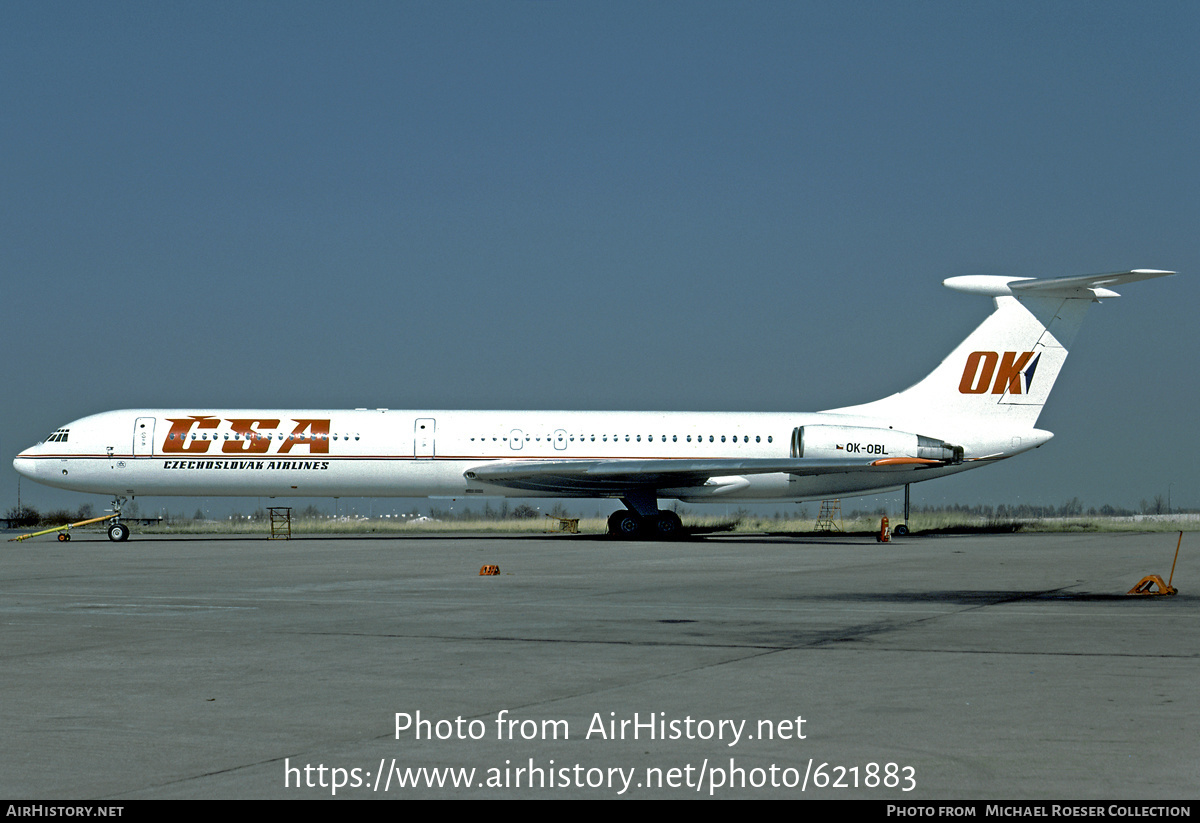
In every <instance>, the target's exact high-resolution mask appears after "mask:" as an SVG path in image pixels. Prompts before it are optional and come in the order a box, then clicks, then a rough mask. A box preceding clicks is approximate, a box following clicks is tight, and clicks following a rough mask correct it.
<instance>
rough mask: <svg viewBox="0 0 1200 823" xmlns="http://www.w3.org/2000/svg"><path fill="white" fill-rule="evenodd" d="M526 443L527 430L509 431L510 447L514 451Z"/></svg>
mask: <svg viewBox="0 0 1200 823" xmlns="http://www.w3.org/2000/svg"><path fill="white" fill-rule="evenodd" d="M524 445H525V432H523V431H521V430H520V429H513V430H512V431H510V432H509V433H508V447H509V448H510V449H513V450H514V451H515V450H517V449H520V448H521V447H522V446H524Z"/></svg>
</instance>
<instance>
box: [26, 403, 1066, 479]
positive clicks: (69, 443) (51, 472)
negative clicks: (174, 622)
mask: <svg viewBox="0 0 1200 823" xmlns="http://www.w3.org/2000/svg"><path fill="white" fill-rule="evenodd" d="M897 422H900V421H897ZM805 425H823V426H828V425H848V426H863V425H867V426H870V427H873V428H877V429H880V430H883V429H887V428H888V427H889V425H890V424H889V423H888V422H887V421H880V420H872V419H864V418H861V417H857V416H848V415H841V414H831V413H809V414H793V413H763V412H750V413H738V412H584V411H397V410H387V409H378V410H361V409H360V410H354V411H334V410H209V411H204V410H200V411H197V410H194V409H186V410H184V409H180V410H163V409H154V410H137V409H133V410H123V411H112V412H104V413H102V414H96V415H92V416H90V417H85V418H82V419H80V420H77V421H74V422H72V423H70V424H68V425H67V426H64V427H63V428H62V429H60V430H59V431H58V432H56V433H55V435H52V436H51V437H50V438H49V439H48V440H46V441H44V442H42V443H39V444H38V445H36V446H34V447H32V448H30V449H27V450H25V451H23V452H22V453H21V454H20V455H18V456H17V458H16V459H15V460H14V466H15V467H16V469H17V470H18V471H19V472H20V473H21V474H22V475H24V476H26V477H29V478H31V479H33V480H36V481H38V482H40V483H44V484H47V485H50V486H57V487H59V488H64V489H71V490H75V491H81V492H95V493H101V494H110V495H128V496H134V495H188V496H217V495H221V496H263V497H430V496H453V497H457V496H464V497H466V496H473V495H480V496H500V497H555V496H563V497H581V496H586V497H596V496H604V495H596V494H582V493H580V492H579V491H576V490H570V489H567V490H560V491H553V490H551V491H547V490H539V491H537V492H533V491H523V490H520V489H513V488H508V487H505V486H502V485H496V484H491V483H487V482H481V481H478V480H471V479H468V478H467V477H466V476H465V473H466V472H468V471H470V470H472V469H475V468H477V467H479V466H483V465H488V464H493V463H497V462H504V463H513V462H514V461H538V462H542V461H548V460H553V461H570V460H696V459H729V460H736V459H748V458H781V457H788V456H789V449H790V448H791V438H792V433H793V431H794V430H795V429H796V427H798V426H805ZM60 433H61V434H60ZM923 433H924V432H923ZM931 434H937V435H938V436H941V437H945V438H950V437H955V438H956V440H957V442H961V443H962V444H963V445H964V447H965V449H966V454H965V458H966V459H965V461H964V462H963V463H961V464H958V465H954V466H945V467H937V468H930V469H927V470H924V471H922V472H920V477H919V478H917V477H911V478H908V477H906V478H905V479H899V478H897V477H895V476H881V475H874V474H857V475H855V474H830V475H821V476H814V477H798V476H794V475H789V474H783V473H773V474H751V475H746V476H737V475H733V476H724V477H712V478H710V479H709V480H708V481H707V482H705V483H704V484H703V485H687V486H684V487H680V488H675V489H669V488H662V489H659V492H658V494H659V496H660V497H663V498H679V499H683V500H688V501H695V502H703V501H704V500H708V499H713V498H720V499H721V500H742V501H751V500H795V501H801V500H812V499H821V498H823V497H828V496H836V495H841V494H850V495H852V494H866V493H871V492H874V491H881V490H886V489H892V488H897V487H899V486H901V485H903V483H905V482H909V481H911V480H917V479H920V480H925V479H930V478H933V477H940V476H944V475H946V474H953V473H955V472H959V471H963V470H965V469H967V468H971V467H973V466H978V465H981V464H982V463H986V462H991V461H992V460H995V459H997V458H1000V457H1008V456H1011V455H1013V454H1016V453H1018V452H1021V451H1025V450H1028V449H1030V448H1034V447H1035V446H1038V445H1041V443H1043V442H1045V440H1046V439H1048V438H1049V433H1047V432H1039V431H1037V430H1026V431H1024V432H1022V433H1021V434H1022V435H1023V436H1017V437H1014V436H1013V433H1011V432H999V431H996V432H993V433H992V434H990V435H988V434H985V433H983V432H974V433H970V434H971V437H970V440H969V441H968V440H967V438H966V437H964V435H967V434H968V432H947V433H943V432H940V431H939V432H935V433H931ZM866 440H867V441H868V442H863V443H857V444H855V443H847V444H846V445H847V449H848V450H850V451H854V450H855V449H858V450H860V451H861V453H862V454H863V455H864V456H865V455H867V454H868V453H869V454H870V455H871V456H874V457H886V456H887V453H886V447H885V446H880V445H877V444H874V443H872V442H869V441H870V440H871V438H869V437H868V438H866ZM879 452H882V453H879ZM611 496H614V497H615V496H619V495H617V494H613V495H611Z"/></svg>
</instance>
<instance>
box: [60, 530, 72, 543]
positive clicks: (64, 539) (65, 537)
mask: <svg viewBox="0 0 1200 823" xmlns="http://www.w3.org/2000/svg"><path fill="white" fill-rule="evenodd" d="M70 539H71V535H69V534H67V533H66V532H62V533H61V534H59V535H58V542H59V543H66V542H67V541H68V540H70Z"/></svg>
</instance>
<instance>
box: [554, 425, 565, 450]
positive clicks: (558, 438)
mask: <svg viewBox="0 0 1200 823" xmlns="http://www.w3.org/2000/svg"><path fill="white" fill-rule="evenodd" d="M566 447H567V430H566V429H555V430H554V448H556V449H558V450H559V451H562V450H563V449H565V448H566Z"/></svg>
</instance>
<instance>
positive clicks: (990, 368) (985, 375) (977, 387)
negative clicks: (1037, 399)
mask: <svg viewBox="0 0 1200 823" xmlns="http://www.w3.org/2000/svg"><path fill="white" fill-rule="evenodd" d="M1040 358H1041V355H1040V354H1039V355H1037V356H1036V357H1035V356H1034V354H1033V352H1031V351H1026V352H1021V353H1020V354H1019V355H1018V354H1017V353H1016V352H1015V351H1006V352H1004V354H1003V356H1001V355H1000V354H998V353H997V352H994V351H976V352H971V354H970V355H969V356H968V357H967V364H966V366H964V367H963V373H962V380H960V381H958V391H959V393H960V394H985V393H986V392H987V391H988V389H991V392H992V394H1004V393H1005V392H1007V393H1008V394H1028V393H1029V387H1030V386H1032V385H1033V373H1034V372H1035V371H1037V364H1038V360H1039V359H1040ZM1022 376H1023V377H1024V378H1025V385H1024V387H1023V388H1024V390H1022V385H1021V377H1022Z"/></svg>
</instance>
